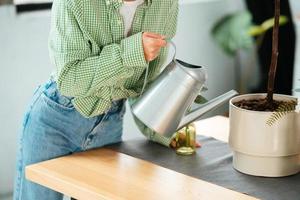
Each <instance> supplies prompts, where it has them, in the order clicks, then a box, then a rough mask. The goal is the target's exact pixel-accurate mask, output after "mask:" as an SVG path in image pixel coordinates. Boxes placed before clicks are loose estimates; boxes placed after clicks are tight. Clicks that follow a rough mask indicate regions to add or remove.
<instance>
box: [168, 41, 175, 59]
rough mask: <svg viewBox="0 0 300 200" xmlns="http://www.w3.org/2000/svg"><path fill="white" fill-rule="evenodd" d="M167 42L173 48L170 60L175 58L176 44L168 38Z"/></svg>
mask: <svg viewBox="0 0 300 200" xmlns="http://www.w3.org/2000/svg"><path fill="white" fill-rule="evenodd" d="M167 41H168V40H167ZM168 43H169V44H170V46H172V47H173V48H174V55H173V58H172V60H175V56H176V52H177V49H176V44H175V43H174V42H173V41H172V40H169V41H168Z"/></svg>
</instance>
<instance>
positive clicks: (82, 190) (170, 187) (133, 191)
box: [26, 117, 255, 200]
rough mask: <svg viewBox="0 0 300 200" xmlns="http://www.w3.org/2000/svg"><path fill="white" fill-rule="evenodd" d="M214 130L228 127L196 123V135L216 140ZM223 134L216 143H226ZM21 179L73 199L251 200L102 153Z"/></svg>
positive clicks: (42, 166)
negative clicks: (197, 131) (199, 134)
mask: <svg viewBox="0 0 300 200" xmlns="http://www.w3.org/2000/svg"><path fill="white" fill-rule="evenodd" d="M216 124H218V126H216ZM209 125H211V126H209ZM220 126H223V127H228V119H226V118H223V117H214V118H210V119H207V120H202V121H199V122H197V123H196V127H197V128H198V130H199V129H201V131H200V130H199V132H200V133H203V134H205V133H208V132H210V133H213V134H214V135H211V136H212V137H216V138H220V135H218V132H219V131H218V130H215V129H214V131H212V130H213V129H212V127H214V128H219V127H220ZM204 127H206V128H204ZM209 127H210V129H207V128H209ZM206 129H207V130H210V131H207V130H206ZM220 130H221V129H220ZM221 132H222V131H221ZM222 133H224V135H225V134H226V133H228V131H227V130H226V131H224V129H223V132H222ZM222 133H220V134H222ZM224 135H223V136H222V137H221V138H223V139H226V137H227V136H224ZM26 177H27V178H28V179H29V180H31V181H33V182H35V183H38V184H41V185H43V186H45V187H48V188H51V189H53V190H56V191H58V192H61V193H63V194H65V195H67V196H72V197H73V198H76V199H79V200H102V199H107V200H118V199H129V200H135V199H138V200H140V199H143V200H144V199H145V200H147V199H155V200H156V199H178V200H185V199H186V200H193V199H197V200H198V199H204V200H205V199H208V200H214V199H217V200H219V199H222V200H226V199H233V200H250V199H251V200H253V199H255V198H253V197H250V196H248V195H244V194H241V193H238V192H235V191H232V190H229V189H226V188H223V187H220V186H217V185H214V184H211V183H208V182H205V181H202V180H199V179H195V178H193V177H190V176H186V175H184V174H181V173H178V172H175V171H172V170H169V169H166V168H163V167H160V166H158V165H155V164H152V163H150V162H146V161H143V160H140V159H137V158H134V157H131V156H128V155H125V154H122V153H118V152H115V151H113V150H110V149H105V148H100V149H96V150H91V151H87V152H82V153H77V154H73V155H70V156H65V157H61V158H57V159H53V160H49V161H45V162H42V163H38V164H34V165H30V166H27V167H26Z"/></svg>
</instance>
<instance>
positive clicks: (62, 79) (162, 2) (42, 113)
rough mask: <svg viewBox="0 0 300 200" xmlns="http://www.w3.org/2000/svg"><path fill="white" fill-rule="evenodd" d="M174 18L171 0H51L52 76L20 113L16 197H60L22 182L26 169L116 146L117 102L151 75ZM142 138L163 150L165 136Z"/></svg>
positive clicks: (32, 199)
mask: <svg viewBox="0 0 300 200" xmlns="http://www.w3.org/2000/svg"><path fill="white" fill-rule="evenodd" d="M177 14H178V1H177V0H135V1H124V2H123V1H122V0H89V1H83V0H54V3H53V7H52V23H51V32H50V37H49V51H50V56H51V59H52V60H53V62H54V65H55V67H56V71H55V73H54V74H53V75H52V76H51V79H50V81H48V82H47V83H46V84H44V85H43V86H41V87H39V88H38V89H37V90H36V92H35V93H34V96H33V100H32V102H31V105H30V107H29V109H28V112H27V114H26V115H25V119H24V123H23V131H22V134H21V137H20V151H19V155H18V162H17V176H16V179H15V190H14V199H15V200H39V199H43V200H47V199H49V200H59V199H62V198H63V197H62V194H60V193H57V192H55V191H51V190H49V189H47V188H44V187H42V186H40V185H37V184H35V183H32V182H29V181H27V180H26V179H25V178H24V169H25V166H27V165H29V164H33V163H37V162H40V161H44V160H49V159H52V158H56V157H59V156H63V155H67V154H71V153H74V152H79V151H85V150H87V149H91V148H96V147H101V146H103V145H107V144H111V143H116V142H119V141H121V136H122V119H123V115H124V112H125V107H124V101H125V99H127V98H129V97H131V98H134V97H137V96H138V95H139V94H140V92H141V90H142V87H143V85H144V82H145V81H147V82H150V81H152V80H153V79H154V78H155V77H156V76H157V75H158V73H159V71H160V68H161V65H162V64H163V62H164V60H165V58H166V54H167V49H166V45H167V43H166V40H167V39H171V38H172V37H173V36H174V34H175V32H176V21H177ZM145 69H148V76H147V77H145V71H146V70H145ZM144 134H146V136H147V137H148V138H149V139H151V140H154V141H156V142H159V143H161V144H164V145H166V146H169V145H170V142H171V139H170V138H164V137H162V136H159V135H157V134H155V133H153V132H149V131H145V133H144Z"/></svg>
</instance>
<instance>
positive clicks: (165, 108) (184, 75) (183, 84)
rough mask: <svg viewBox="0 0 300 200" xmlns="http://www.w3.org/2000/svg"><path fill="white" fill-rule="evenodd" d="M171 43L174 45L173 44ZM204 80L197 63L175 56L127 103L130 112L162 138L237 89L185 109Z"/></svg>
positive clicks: (170, 134) (197, 92)
mask: <svg viewBox="0 0 300 200" xmlns="http://www.w3.org/2000/svg"><path fill="white" fill-rule="evenodd" d="M171 44H172V45H173V46H174V48H175V54H176V46H175V44H174V43H172V42H171ZM206 79H207V73H206V71H205V69H204V68H203V67H201V66H196V65H191V64H188V63H186V62H183V61H181V60H177V59H175V56H174V57H173V60H172V61H171V63H169V64H168V65H167V67H166V68H165V69H164V70H163V72H162V73H161V74H160V75H159V76H158V77H157V78H156V79H155V80H154V81H153V82H152V84H151V85H150V86H149V88H148V89H147V90H146V91H145V92H144V93H142V95H141V96H140V97H139V98H138V99H137V100H136V101H135V102H134V103H133V104H132V105H131V110H132V113H133V114H134V115H135V116H136V117H137V118H138V119H139V120H140V121H141V122H143V123H144V124H145V125H146V126H148V127H149V128H151V129H152V130H153V131H155V132H157V133H159V134H161V135H164V136H166V137H170V136H172V135H173V134H174V133H175V132H176V131H177V130H179V129H181V128H182V127H184V126H186V125H188V124H189V123H191V122H193V121H195V120H197V119H198V118H199V117H200V116H202V115H203V114H205V113H206V112H208V111H210V110H212V109H214V108H216V107H218V106H220V105H222V104H223V103H225V102H227V101H228V100H229V99H231V98H232V97H233V96H235V95H237V92H236V91H234V90H231V91H229V92H227V93H225V94H223V95H221V96H219V97H216V98H215V99H213V100H211V101H209V102H207V103H205V104H202V105H201V106H200V107H198V108H196V109H194V110H192V111H190V112H187V110H188V109H189V108H190V106H191V105H192V104H193V102H194V100H195V98H196V97H197V95H199V94H200V92H201V90H202V88H203V86H204V83H205V81H206Z"/></svg>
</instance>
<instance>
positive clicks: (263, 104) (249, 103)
mask: <svg viewBox="0 0 300 200" xmlns="http://www.w3.org/2000/svg"><path fill="white" fill-rule="evenodd" d="M283 103H287V102H285V101H276V100H274V101H273V105H269V104H268V103H267V99H266V98H260V99H247V100H246V99H242V100H241V101H238V102H235V103H233V104H234V105H235V106H237V107H239V108H243V109H246V110H254V111H270V112H274V111H276V110H277V109H278V107H279V106H280V105H281V104H283ZM295 104H296V102H295Z"/></svg>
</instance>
